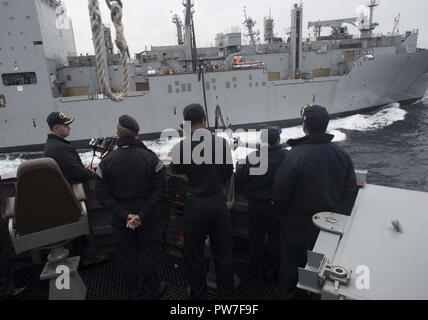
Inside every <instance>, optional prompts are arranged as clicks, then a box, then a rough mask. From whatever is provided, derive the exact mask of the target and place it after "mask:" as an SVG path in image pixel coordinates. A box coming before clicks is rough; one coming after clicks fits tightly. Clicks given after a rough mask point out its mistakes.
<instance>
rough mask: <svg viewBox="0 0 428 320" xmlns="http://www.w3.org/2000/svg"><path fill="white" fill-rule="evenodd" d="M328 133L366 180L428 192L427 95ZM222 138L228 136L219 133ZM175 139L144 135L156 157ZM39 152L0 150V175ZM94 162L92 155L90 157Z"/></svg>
mask: <svg viewBox="0 0 428 320" xmlns="http://www.w3.org/2000/svg"><path fill="white" fill-rule="evenodd" d="M329 133H331V134H333V135H334V136H335V139H334V141H335V143H338V144H339V145H340V146H341V147H342V148H343V149H345V150H346V151H347V152H348V153H349V154H350V156H351V158H352V160H353V161H354V164H355V167H356V168H358V169H367V170H369V175H368V182H369V183H371V184H377V185H383V186H390V187H399V188H404V189H411V190H418V191H427V192H428V98H426V99H425V100H423V101H421V102H418V103H416V104H413V105H410V106H406V107H401V106H400V105H399V104H391V105H389V106H386V107H384V108H382V109H379V110H377V111H375V112H372V113H370V114H357V115H353V116H349V117H345V118H339V119H333V120H332V121H331V122H330V125H329ZM234 136H235V137H236V136H238V137H239V139H240V141H241V143H243V144H245V143H255V142H257V141H258V140H259V135H258V134H256V133H249V134H245V133H239V134H235V135H234ZM301 136H303V131H302V127H301V126H296V127H292V128H286V129H284V131H283V133H282V136H281V140H282V142H286V141H287V140H288V139H291V138H298V137H301ZM224 137H225V138H228V136H227V135H226V134H224ZM178 141H179V140H178V139H173V140H169V141H168V140H163V141H159V140H157V141H145V143H146V145H147V146H148V147H149V148H150V149H152V150H153V151H154V152H156V153H157V154H158V155H159V156H160V157H161V158H166V157H167V155H168V153H169V151H170V150H171V148H172V146H173V145H174V144H175V143H177V142H178ZM251 151H252V149H247V148H244V147H239V148H238V149H237V150H236V151H235V153H234V159H235V160H238V159H242V158H245V157H246V156H247V155H248V153H250V152H251ZM40 156H41V154H39V153H26V154H18V153H16V154H0V175H4V174H14V173H15V172H16V170H17V168H18V167H19V165H20V164H21V163H22V162H24V161H25V160H27V159H33V158H37V157H40ZM80 156H81V158H82V161H83V162H84V163H85V164H89V163H90V162H91V160H92V152H91V151H81V152H80ZM97 162H99V160H98V159H95V161H94V163H97Z"/></svg>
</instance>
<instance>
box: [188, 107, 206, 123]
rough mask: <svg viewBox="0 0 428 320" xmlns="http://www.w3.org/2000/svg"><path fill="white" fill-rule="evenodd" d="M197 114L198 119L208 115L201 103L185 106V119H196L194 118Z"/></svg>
mask: <svg viewBox="0 0 428 320" xmlns="http://www.w3.org/2000/svg"><path fill="white" fill-rule="evenodd" d="M195 116H196V117H197V118H198V119H203V118H205V116H206V115H205V111H204V108H202V106H201V105H200V104H196V103H193V104H190V105H188V106H187V107H186V108H184V110H183V118H184V121H192V120H195V119H192V118H194V117H195Z"/></svg>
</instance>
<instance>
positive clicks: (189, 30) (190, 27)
mask: <svg viewBox="0 0 428 320" xmlns="http://www.w3.org/2000/svg"><path fill="white" fill-rule="evenodd" d="M183 6H184V7H185V8H186V9H185V23H184V30H185V34H184V43H185V45H186V46H187V58H188V59H190V60H191V61H192V71H193V72H196V70H197V60H198V53H197V50H196V38H195V24H194V22H193V4H192V0H187V1H184V2H183Z"/></svg>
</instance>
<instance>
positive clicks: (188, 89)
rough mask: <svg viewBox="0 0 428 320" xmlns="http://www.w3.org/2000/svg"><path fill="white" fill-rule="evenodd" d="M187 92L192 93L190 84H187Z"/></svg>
mask: <svg viewBox="0 0 428 320" xmlns="http://www.w3.org/2000/svg"><path fill="white" fill-rule="evenodd" d="M187 91H189V92H190V91H192V84H191V83H188V84H187Z"/></svg>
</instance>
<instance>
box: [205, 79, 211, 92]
mask: <svg viewBox="0 0 428 320" xmlns="http://www.w3.org/2000/svg"><path fill="white" fill-rule="evenodd" d="M205 87H206V89H207V90H210V82H209V81H207V83H206V84H205Z"/></svg>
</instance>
